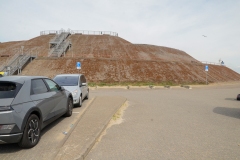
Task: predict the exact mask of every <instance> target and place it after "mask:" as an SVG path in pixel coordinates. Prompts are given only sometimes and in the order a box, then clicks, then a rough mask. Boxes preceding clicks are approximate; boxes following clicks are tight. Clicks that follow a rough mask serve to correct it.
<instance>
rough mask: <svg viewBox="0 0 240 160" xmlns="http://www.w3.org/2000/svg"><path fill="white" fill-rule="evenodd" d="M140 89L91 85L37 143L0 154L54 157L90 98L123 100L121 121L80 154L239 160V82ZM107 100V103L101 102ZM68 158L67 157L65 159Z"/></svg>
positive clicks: (104, 158) (94, 158)
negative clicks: (125, 102)
mask: <svg viewBox="0 0 240 160" xmlns="http://www.w3.org/2000/svg"><path fill="white" fill-rule="evenodd" d="M192 88H193V89H184V88H180V87H176V88H172V89H165V88H156V89H149V88H140V89H131V88H130V89H129V90H128V89H125V88H124V89H121V88H119V89H117V88H115V89H110V88H109V89H108V88H104V89H101V88H100V89H99V88H97V89H94V90H91V92H90V99H89V100H88V101H85V102H84V103H83V106H82V107H81V108H75V109H74V114H73V116H72V117H70V118H61V119H59V120H58V121H56V122H54V123H53V124H51V125H50V126H48V127H47V128H45V129H44V130H43V133H42V138H41V140H40V142H39V144H38V145H37V146H36V147H34V148H32V149H26V150H25V149H20V148H19V147H18V146H17V145H15V144H7V145H0V159H8V160H9V159H54V158H55V156H56V155H57V153H58V151H59V150H58V149H59V148H60V147H61V146H62V145H63V144H64V142H65V141H66V139H67V138H68V136H67V133H68V132H69V131H70V130H71V128H72V127H73V126H74V124H75V122H76V121H77V120H78V119H79V117H80V116H81V114H83V112H84V110H86V109H87V107H88V106H89V104H90V103H91V100H92V99H93V98H95V97H98V96H122V97H126V98H127V100H128V106H127V107H126V109H125V111H124V113H123V115H122V118H123V121H122V122H121V123H120V124H116V125H113V126H111V127H109V128H108V129H107V130H106V132H105V133H104V134H103V136H102V137H101V139H99V142H98V143H96V144H95V146H94V147H93V148H92V150H91V151H90V152H89V154H88V155H87V157H86V158H85V159H87V160H99V159H100V160H108V159H109V160H110V159H111V160H112V159H119V160H122V159H124V160H128V159H240V136H239V133H240V101H236V95H237V94H239V93H240V85H227V86H213V87H192ZM106 103H108V102H107V101H106ZM69 159H72V158H69Z"/></svg>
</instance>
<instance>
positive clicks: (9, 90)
mask: <svg viewBox="0 0 240 160" xmlns="http://www.w3.org/2000/svg"><path fill="white" fill-rule="evenodd" d="M20 88H21V85H20V84H16V83H13V82H0V99H3V98H14V97H15V96H16V94H17V92H18V91H19V89H20Z"/></svg>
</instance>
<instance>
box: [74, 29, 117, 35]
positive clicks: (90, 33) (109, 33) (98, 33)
mask: <svg viewBox="0 0 240 160" xmlns="http://www.w3.org/2000/svg"><path fill="white" fill-rule="evenodd" d="M71 34H85V35H110V36H118V33H117V32H111V31H87V30H71Z"/></svg>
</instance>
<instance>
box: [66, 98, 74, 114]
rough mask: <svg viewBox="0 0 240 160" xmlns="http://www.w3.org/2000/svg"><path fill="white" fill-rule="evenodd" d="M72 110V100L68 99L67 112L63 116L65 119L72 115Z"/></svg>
mask: <svg viewBox="0 0 240 160" xmlns="http://www.w3.org/2000/svg"><path fill="white" fill-rule="evenodd" d="M72 110H73V100H72V98H70V97H69V98H68V103H67V112H66V113H65V114H64V116H65V117H70V116H71V115H72Z"/></svg>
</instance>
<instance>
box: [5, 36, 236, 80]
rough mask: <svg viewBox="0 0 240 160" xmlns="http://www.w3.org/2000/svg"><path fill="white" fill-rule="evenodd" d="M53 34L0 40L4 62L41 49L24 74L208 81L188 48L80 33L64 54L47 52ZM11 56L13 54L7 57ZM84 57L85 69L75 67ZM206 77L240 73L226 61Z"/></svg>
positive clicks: (230, 77) (225, 77)
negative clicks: (53, 55)
mask: <svg viewBox="0 0 240 160" xmlns="http://www.w3.org/2000/svg"><path fill="white" fill-rule="evenodd" d="M54 36H55V35H41V36H39V37H36V38H33V39H30V40H27V41H17V42H5V43H0V65H1V64H3V63H4V62H6V61H7V60H8V59H9V58H11V56H13V55H14V54H16V53H21V46H24V49H23V52H24V53H26V52H27V53H31V54H33V55H35V54H38V56H37V58H36V59H35V60H33V61H32V62H31V63H29V64H28V65H27V66H26V67H25V68H24V69H23V71H22V75H43V76H47V77H50V78H53V77H54V76H55V75H56V74H63V73H83V74H85V75H86V77H87V79H88V81H90V82H111V83H113V82H155V83H163V82H168V83H169V82H171V83H175V84H181V83H205V81H206V72H205V70H204V68H205V64H203V63H201V62H199V61H198V60H196V59H194V58H193V57H191V56H190V55H188V54H187V53H185V52H183V51H181V50H177V49H173V48H168V47H161V46H154V45H146V44H132V43H130V42H128V41H126V40H124V39H122V38H120V37H117V36H110V35H80V34H73V35H70V36H69V37H68V39H70V40H71V42H72V47H71V48H70V49H69V50H68V51H67V53H66V55H65V57H60V58H51V57H48V50H49V41H50V39H51V38H53V37H54ZM6 55H9V56H10V57H6ZM76 62H81V66H82V68H81V70H80V71H79V70H77V69H76ZM208 66H209V71H208V81H209V82H226V81H239V80H240V74H238V73H236V72H235V71H233V70H231V69H229V68H228V67H226V66H220V65H211V64H209V65H208Z"/></svg>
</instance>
